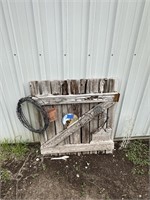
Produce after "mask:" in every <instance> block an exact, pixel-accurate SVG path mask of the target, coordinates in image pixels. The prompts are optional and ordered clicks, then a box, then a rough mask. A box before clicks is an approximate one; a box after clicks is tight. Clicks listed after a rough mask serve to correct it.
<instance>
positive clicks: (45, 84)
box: [41, 81, 55, 140]
mask: <svg viewBox="0 0 150 200" xmlns="http://www.w3.org/2000/svg"><path fill="white" fill-rule="evenodd" d="M41 90H43V91H44V93H43V94H47V93H48V95H50V94H52V90H51V82H50V81H41ZM44 108H45V110H46V111H47V112H48V111H49V109H51V108H52V106H45V107H44ZM46 134H47V140H49V139H51V138H52V137H54V136H55V124H54V122H50V123H49V126H48V128H47V130H46Z"/></svg>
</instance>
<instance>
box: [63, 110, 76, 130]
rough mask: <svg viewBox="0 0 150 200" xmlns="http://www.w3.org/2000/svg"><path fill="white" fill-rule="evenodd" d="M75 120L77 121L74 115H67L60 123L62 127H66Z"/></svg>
mask: <svg viewBox="0 0 150 200" xmlns="http://www.w3.org/2000/svg"><path fill="white" fill-rule="evenodd" d="M77 120H78V117H77V115H75V114H73V113H68V114H66V115H65V116H64V117H63V120H62V123H63V125H65V126H67V127H68V126H70V125H71V124H73V123H74V122H75V121H77Z"/></svg>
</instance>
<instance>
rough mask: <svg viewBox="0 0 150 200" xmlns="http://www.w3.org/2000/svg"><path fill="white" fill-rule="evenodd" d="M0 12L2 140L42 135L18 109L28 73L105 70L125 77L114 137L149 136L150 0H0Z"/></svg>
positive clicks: (74, 74) (34, 76)
mask: <svg viewBox="0 0 150 200" xmlns="http://www.w3.org/2000/svg"><path fill="white" fill-rule="evenodd" d="M0 15H1V18H0V31H1V32H0V34H1V35H0V36H1V40H0V45H1V51H0V52H1V53H0V57H1V63H0V70H1V71H0V72H1V73H0V78H1V79H0V80H1V116H0V120H1V122H2V126H1V131H0V140H4V138H7V139H10V140H15V139H20V138H22V139H23V140H29V141H37V140H38V135H37V134H31V133H30V132H29V131H28V130H26V129H25V128H23V126H22V125H21V124H20V122H19V120H18V119H17V117H16V104H17V101H18V100H19V98H21V97H24V96H27V95H29V87H28V82H29V81H31V80H46V79H50V80H54V79H69V78H73V79H80V78H101V77H108V78H109V77H116V78H117V80H118V81H119V82H118V90H119V92H120V93H121V98H120V102H119V103H118V105H117V106H116V112H115V123H114V135H115V137H116V138H117V137H125V136H126V134H127V132H128V130H129V132H131V135H132V136H133V137H134V136H150V107H149V105H148V103H149V101H148V99H149V100H150V94H149V88H150V45H149V44H150V1H149V0H136V1H133V0H20V1H16V0H1V5H0ZM31 120H33V119H31Z"/></svg>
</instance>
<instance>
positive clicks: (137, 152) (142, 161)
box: [125, 140, 150, 174]
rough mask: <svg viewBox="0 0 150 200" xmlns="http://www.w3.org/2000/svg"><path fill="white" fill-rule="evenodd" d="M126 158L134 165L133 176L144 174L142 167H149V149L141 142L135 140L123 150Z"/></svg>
mask: <svg viewBox="0 0 150 200" xmlns="http://www.w3.org/2000/svg"><path fill="white" fill-rule="evenodd" d="M125 152H126V156H127V158H128V160H130V161H131V162H132V163H133V164H134V168H133V169H132V173H133V174H144V170H143V167H145V166H148V165H150V159H149V147H148V145H147V144H144V143H143V142H142V141H141V140H135V141H133V142H131V143H129V144H128V146H127V149H125Z"/></svg>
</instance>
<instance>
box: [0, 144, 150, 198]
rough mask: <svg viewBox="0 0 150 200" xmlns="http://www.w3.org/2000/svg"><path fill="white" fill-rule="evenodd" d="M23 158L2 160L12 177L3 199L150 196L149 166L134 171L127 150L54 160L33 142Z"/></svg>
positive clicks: (3, 191)
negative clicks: (136, 171)
mask: <svg viewBox="0 0 150 200" xmlns="http://www.w3.org/2000/svg"><path fill="white" fill-rule="evenodd" d="M30 148H31V149H30V151H29V152H28V153H27V154H26V156H25V158H24V160H22V161H20V162H19V161H17V162H16V161H15V160H11V161H10V160H8V161H5V162H4V163H3V164H2V168H3V169H7V171H9V178H8V177H7V180H5V181H2V184H1V198H2V199H11V200H12V199H34V200H41V199H43V200H47V199H48V200H55V199H57V200H66V199H69V200H70V199H75V200H77V199H78V200H82V199H86V200H94V199H95V200H97V199H149V192H148V187H149V175H148V168H147V167H146V168H143V170H144V171H143V172H144V174H142V175H139V174H134V173H133V167H134V166H133V164H132V163H131V162H130V161H129V160H128V159H127V158H126V155H125V152H123V151H121V150H115V151H114V153H113V154H110V155H106V154H96V155H95V154H93V155H92V154H89V155H80V156H78V155H70V156H69V158H68V159H67V160H66V161H65V160H51V156H49V157H45V158H44V159H43V157H42V156H41V155H40V152H39V147H37V146H35V147H34V146H32V147H30Z"/></svg>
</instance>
